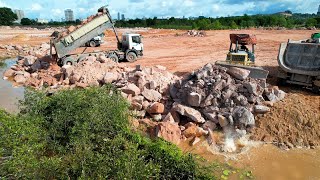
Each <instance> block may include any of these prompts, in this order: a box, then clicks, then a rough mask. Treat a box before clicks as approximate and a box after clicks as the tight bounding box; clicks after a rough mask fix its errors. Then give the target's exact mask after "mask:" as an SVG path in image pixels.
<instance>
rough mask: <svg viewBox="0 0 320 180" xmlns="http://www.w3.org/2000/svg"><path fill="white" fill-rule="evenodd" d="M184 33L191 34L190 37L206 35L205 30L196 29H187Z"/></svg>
mask: <svg viewBox="0 0 320 180" xmlns="http://www.w3.org/2000/svg"><path fill="white" fill-rule="evenodd" d="M186 35H188V36H192V37H204V36H206V35H207V34H206V32H205V31H197V30H189V31H188V32H187V33H186Z"/></svg>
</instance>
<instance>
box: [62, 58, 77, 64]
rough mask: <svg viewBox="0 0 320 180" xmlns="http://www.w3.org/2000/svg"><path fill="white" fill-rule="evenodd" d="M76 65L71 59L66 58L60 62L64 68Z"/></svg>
mask: <svg viewBox="0 0 320 180" xmlns="http://www.w3.org/2000/svg"><path fill="white" fill-rule="evenodd" d="M75 64H76V62H75V60H74V59H73V58H72V57H66V58H65V59H63V61H62V65H63V66H64V65H71V66H73V65H75Z"/></svg>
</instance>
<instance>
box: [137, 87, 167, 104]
mask: <svg viewBox="0 0 320 180" xmlns="http://www.w3.org/2000/svg"><path fill="white" fill-rule="evenodd" d="M142 95H143V96H144V97H145V98H146V99H147V100H149V101H152V102H157V101H159V100H160V99H161V98H162V95H161V94H160V93H159V92H158V91H155V90H153V89H144V91H143V92H142Z"/></svg>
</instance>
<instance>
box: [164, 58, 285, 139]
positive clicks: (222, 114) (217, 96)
mask: <svg viewBox="0 0 320 180" xmlns="http://www.w3.org/2000/svg"><path fill="white" fill-rule="evenodd" d="M249 73H250V71H248V70H244V69H239V68H230V69H229V70H227V69H226V68H223V67H220V66H215V65H213V64H207V65H205V66H204V67H203V68H201V69H199V70H198V71H196V72H194V73H192V74H191V75H190V76H189V77H188V78H186V79H183V80H179V81H177V82H176V83H175V84H172V85H171V86H170V95H171V97H172V99H173V101H174V103H173V106H172V109H171V110H170V113H169V114H168V115H167V116H166V117H165V119H164V121H171V122H177V123H178V124H179V125H180V129H181V131H182V135H184V136H185V137H187V138H189V137H194V141H196V138H197V137H199V136H201V135H209V134H210V133H209V132H212V131H214V130H215V129H217V128H222V129H225V128H227V129H232V131H233V132H234V133H236V134H237V136H239V133H238V132H240V136H242V135H244V134H246V130H250V129H251V127H252V126H254V124H255V118H254V114H260V113H266V112H269V111H270V109H269V107H268V106H270V105H271V104H272V103H275V102H277V101H280V100H282V99H283V98H284V97H285V93H284V92H283V91H281V90H279V89H278V88H277V87H269V86H268V85H267V84H266V82H265V80H257V79H251V78H248V75H249Z"/></svg>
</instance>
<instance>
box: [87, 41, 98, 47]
mask: <svg viewBox="0 0 320 180" xmlns="http://www.w3.org/2000/svg"><path fill="white" fill-rule="evenodd" d="M89 45H90V47H96V46H97V44H96V42H95V41H90V42H89Z"/></svg>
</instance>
